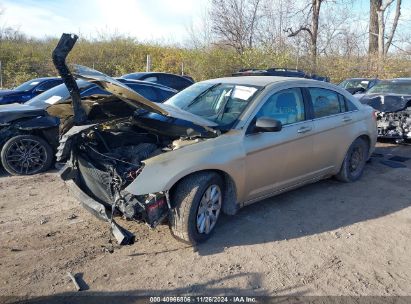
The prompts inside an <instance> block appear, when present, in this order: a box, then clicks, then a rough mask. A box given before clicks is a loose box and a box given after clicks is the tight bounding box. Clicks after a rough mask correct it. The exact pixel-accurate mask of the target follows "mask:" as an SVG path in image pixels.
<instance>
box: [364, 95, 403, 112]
mask: <svg viewBox="0 0 411 304" xmlns="http://www.w3.org/2000/svg"><path fill="white" fill-rule="evenodd" d="M360 102H361V103H363V104H366V105H369V106H371V107H373V108H374V109H375V110H377V111H380V112H397V111H402V110H404V109H405V108H406V107H407V105H408V106H410V105H411V95H400V94H366V95H364V96H363V97H362V98H361V99H360Z"/></svg>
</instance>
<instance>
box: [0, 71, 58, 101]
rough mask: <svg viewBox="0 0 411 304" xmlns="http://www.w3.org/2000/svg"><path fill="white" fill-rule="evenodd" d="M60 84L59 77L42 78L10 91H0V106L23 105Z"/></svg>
mask: <svg viewBox="0 0 411 304" xmlns="http://www.w3.org/2000/svg"><path fill="white" fill-rule="evenodd" d="M62 83H63V81H62V80H61V78H60V77H43V78H35V79H32V80H29V81H26V82H24V83H22V84H21V85H19V86H18V87H16V88H14V89H12V90H0V105H2V104H9V103H24V102H26V101H28V100H30V99H32V98H33V97H35V96H37V95H39V94H41V93H43V92H45V91H47V90H49V89H51V88H53V87H55V86H57V85H59V84H62Z"/></svg>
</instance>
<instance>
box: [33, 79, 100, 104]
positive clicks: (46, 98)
mask: <svg viewBox="0 0 411 304" xmlns="http://www.w3.org/2000/svg"><path fill="white" fill-rule="evenodd" d="M77 85H78V88H79V89H80V91H81V90H82V89H84V88H87V87H89V86H92V85H93V84H91V83H90V82H87V81H84V80H77ZM69 97H70V93H69V91H68V90H67V87H66V85H65V84H64V83H63V84H60V85H58V86H55V87H54V88H51V89H50V90H47V91H46V92H44V93H41V94H40V95H37V96H36V97H34V98H32V99H30V100H29V101H28V102H26V104H27V105H30V106H33V107H39V108H43V109H46V108H48V107H49V106H51V105H53V104H55V103H57V102H63V101H65V100H67V99H68V98H69Z"/></svg>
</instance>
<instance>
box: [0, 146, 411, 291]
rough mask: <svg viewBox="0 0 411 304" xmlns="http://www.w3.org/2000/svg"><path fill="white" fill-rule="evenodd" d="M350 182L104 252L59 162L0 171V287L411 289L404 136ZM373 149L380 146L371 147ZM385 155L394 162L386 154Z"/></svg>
mask: <svg viewBox="0 0 411 304" xmlns="http://www.w3.org/2000/svg"><path fill="white" fill-rule="evenodd" d="M376 152H377V154H376V157H374V158H373V159H372V161H371V163H369V164H367V167H366V170H365V173H364V176H363V177H362V179H361V180H360V181H358V182H356V183H351V184H343V183H339V182H337V181H335V180H332V179H331V180H325V181H321V182H318V183H316V184H313V185H309V186H306V187H303V188H301V189H297V190H295V191H292V192H289V193H286V194H282V195H280V196H277V197H274V198H270V199H267V200H265V201H263V202H260V203H257V204H254V205H251V206H249V207H246V208H244V209H242V210H241V211H240V212H239V213H238V214H237V215H236V216H233V217H228V216H225V217H223V218H221V221H220V223H219V226H218V227H217V229H216V231H215V234H214V236H213V237H212V239H210V240H209V241H208V242H206V243H205V244H202V245H201V246H199V247H198V248H196V249H193V248H191V247H188V246H187V245H185V244H183V243H180V242H178V241H177V240H175V239H174V238H173V237H172V236H171V234H170V233H169V229H168V227H167V226H165V225H163V226H161V227H159V228H157V229H156V230H150V229H149V228H148V227H147V226H145V225H142V224H136V223H133V222H125V221H121V220H120V221H119V222H120V223H121V224H122V225H124V226H125V227H126V228H127V229H129V230H130V231H132V232H133V233H135V234H136V235H137V238H136V240H137V241H136V243H135V244H134V245H131V246H123V247H121V248H118V247H115V248H114V252H112V253H110V246H109V243H108V240H109V230H108V226H107V224H106V223H104V222H101V221H99V220H98V219H96V218H95V217H93V216H92V215H91V214H89V213H88V212H87V211H85V210H83V208H82V207H80V206H79V204H78V202H77V201H76V200H75V199H74V198H72V196H71V195H70V194H69V192H68V190H67V188H66V186H65V184H64V183H63V182H62V181H61V180H60V179H59V177H58V175H57V173H56V172H51V173H45V174H40V175H36V176H28V177H10V176H5V175H3V176H2V177H0V269H1V271H0V295H3V296H24V297H47V296H49V295H62V294H63V295H64V294H70V293H75V291H74V285H73V284H72V282H71V281H70V280H69V279H68V277H67V271H71V272H72V273H73V274H76V276H77V278H78V280H79V283H80V285H81V287H82V288H83V289H84V291H80V293H83V294H85V293H91V292H97V293H99V292H100V293H101V294H126V295H127V294H139V295H157V294H161V295H181V294H202V295H222V294H226V295H229V294H232V295H254V296H256V295H354V296H357V295H382V296H387V295H411V242H410V240H411V160H408V161H406V162H394V165H395V164H398V165H400V166H402V168H392V167H390V166H387V165H386V164H383V163H381V161H384V160H387V159H388V158H390V157H391V156H394V155H399V156H409V157H411V146H394V145H389V144H384V145H382V144H379V148H378V149H377V151H376ZM378 153H379V154H378ZM388 164H391V165H392V164H393V162H389V163H388Z"/></svg>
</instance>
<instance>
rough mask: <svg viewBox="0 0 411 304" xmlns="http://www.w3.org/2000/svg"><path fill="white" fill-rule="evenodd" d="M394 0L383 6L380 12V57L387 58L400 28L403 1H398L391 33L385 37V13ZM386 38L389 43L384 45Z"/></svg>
mask: <svg viewBox="0 0 411 304" xmlns="http://www.w3.org/2000/svg"><path fill="white" fill-rule="evenodd" d="M393 2H394V0H389V1H387V2H386V3H384V4H383V5H381V6H380V9H379V10H378V53H379V55H380V56H386V55H387V53H388V50H389V48H390V45H391V43H392V39H393V38H394V35H395V31H396V29H397V26H398V20H399V19H400V15H401V0H397V5H396V8H395V15H394V21H393V23H392V27H391V31H390V33H389V34H388V36H387V37H385V20H384V12H385V10H386V9H387V7H388V6H389V5H391V4H392V3H393ZM384 38H387V42H386V43H385V44H384Z"/></svg>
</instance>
